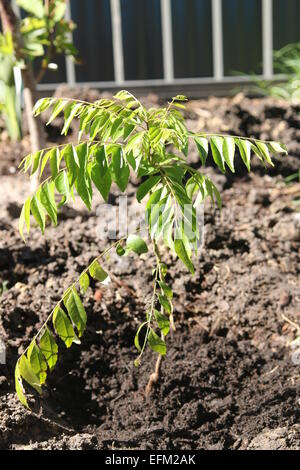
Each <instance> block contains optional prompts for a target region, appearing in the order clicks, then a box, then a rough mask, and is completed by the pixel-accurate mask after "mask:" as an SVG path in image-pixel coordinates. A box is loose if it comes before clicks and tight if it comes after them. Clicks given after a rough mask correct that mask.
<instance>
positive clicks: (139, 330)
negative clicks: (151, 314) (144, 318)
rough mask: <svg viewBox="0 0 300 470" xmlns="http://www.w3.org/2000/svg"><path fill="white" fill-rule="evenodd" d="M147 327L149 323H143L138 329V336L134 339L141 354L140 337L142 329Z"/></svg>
mask: <svg viewBox="0 0 300 470" xmlns="http://www.w3.org/2000/svg"><path fill="white" fill-rule="evenodd" d="M145 325H147V322H144V323H142V324H141V325H140V326H139V328H138V330H137V332H136V335H135V337H134V345H135V347H136V349H137V350H138V351H140V352H141V350H142V348H141V346H140V340H139V336H140V332H141V329H142V328H143V327H144V326H145Z"/></svg>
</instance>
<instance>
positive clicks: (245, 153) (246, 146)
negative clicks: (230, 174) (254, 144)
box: [236, 139, 251, 171]
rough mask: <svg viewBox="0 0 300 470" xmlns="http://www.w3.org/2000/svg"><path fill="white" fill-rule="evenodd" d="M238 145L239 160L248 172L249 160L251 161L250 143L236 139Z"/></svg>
mask: <svg viewBox="0 0 300 470" xmlns="http://www.w3.org/2000/svg"><path fill="white" fill-rule="evenodd" d="M236 143H237V145H238V148H239V151H240V155H241V159H242V160H243V162H244V164H245V165H246V167H247V170H248V171H250V159H251V143H250V142H249V141H248V140H244V139H236Z"/></svg>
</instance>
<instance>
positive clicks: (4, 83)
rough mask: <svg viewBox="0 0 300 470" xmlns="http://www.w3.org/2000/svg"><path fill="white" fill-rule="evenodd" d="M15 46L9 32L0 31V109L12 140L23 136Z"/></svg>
mask: <svg viewBox="0 0 300 470" xmlns="http://www.w3.org/2000/svg"><path fill="white" fill-rule="evenodd" d="M15 64H16V63H15V59H14V46H13V41H12V37H11V35H10V34H9V33H6V34H1V33H0V111H2V113H3V115H4V119H5V125H6V128H7V131H8V134H9V136H10V138H11V139H12V140H19V139H20V138H21V104H20V102H19V97H18V96H17V93H16V87H15V78H14V67H15Z"/></svg>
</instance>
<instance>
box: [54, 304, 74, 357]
mask: <svg viewBox="0 0 300 470" xmlns="http://www.w3.org/2000/svg"><path fill="white" fill-rule="evenodd" d="M52 321H53V326H54V329H55V331H56V333H57V334H58V336H59V337H60V338H61V339H62V340H63V342H64V343H65V345H66V346H67V348H69V347H70V346H71V344H72V343H73V340H74V338H75V333H74V329H73V327H72V325H71V322H70V320H69V318H68V316H67V315H66V314H65V312H64V311H63V309H62V308H61V307H60V306H57V307H56V309H55V310H54V312H53V317H52Z"/></svg>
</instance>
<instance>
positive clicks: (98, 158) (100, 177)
mask: <svg viewBox="0 0 300 470" xmlns="http://www.w3.org/2000/svg"><path fill="white" fill-rule="evenodd" d="M91 178H92V181H93V183H94V185H95V186H96V188H97V189H98V191H99V192H100V194H101V196H102V197H103V199H104V200H105V201H107V199H108V195H109V191H110V187H111V183H112V179H111V174H110V171H109V168H108V165H107V161H106V156H105V147H98V148H97V149H96V151H95V163H94V165H93V166H92V169H91Z"/></svg>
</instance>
